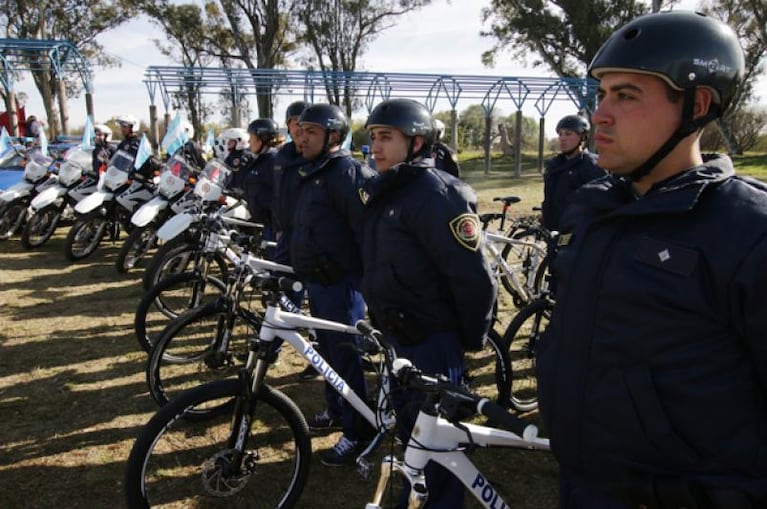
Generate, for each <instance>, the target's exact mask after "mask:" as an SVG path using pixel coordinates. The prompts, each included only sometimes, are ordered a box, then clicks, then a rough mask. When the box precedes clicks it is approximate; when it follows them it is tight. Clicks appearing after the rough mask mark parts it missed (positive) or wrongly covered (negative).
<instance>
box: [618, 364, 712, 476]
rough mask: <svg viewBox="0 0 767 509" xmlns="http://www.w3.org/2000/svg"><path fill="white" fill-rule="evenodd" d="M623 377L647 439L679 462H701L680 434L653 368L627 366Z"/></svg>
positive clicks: (682, 463)
mask: <svg viewBox="0 0 767 509" xmlns="http://www.w3.org/2000/svg"><path fill="white" fill-rule="evenodd" d="M623 379H624V382H625V383H626V388H627V390H628V393H629V396H630V397H631V400H632V402H633V405H634V410H635V413H636V419H637V422H638V423H639V424H640V426H641V427H642V429H643V431H644V433H645V436H646V437H647V440H648V442H650V444H651V445H653V446H655V447H656V448H657V450H658V451H660V452H662V454H663V456H665V457H668V458H670V459H671V460H672V461H674V462H675V463H676V464H677V465H678V466H681V465H691V466H694V465H696V464H699V463H700V461H701V458H700V456H699V455H698V454H697V453H696V452H695V450H694V449H693V448H692V447H691V446H690V445H689V444H687V443H686V442H685V441H684V440H683V439H682V438H681V437H680V436H679V435H677V433H676V430H675V429H674V427H673V425H672V423H671V421H670V420H669V418H668V415H667V414H666V411H665V410H664V408H663V403H662V402H661V398H660V397H659V395H658V392H657V390H656V387H655V384H654V382H653V379H652V374H651V372H650V369H649V368H648V367H647V366H641V365H640V366H632V367H627V368H625V369H624V370H623ZM670 466H671V465H669V467H670Z"/></svg>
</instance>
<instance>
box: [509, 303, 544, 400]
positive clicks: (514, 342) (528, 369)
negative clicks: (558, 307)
mask: <svg viewBox="0 0 767 509" xmlns="http://www.w3.org/2000/svg"><path fill="white" fill-rule="evenodd" d="M553 308H554V303H553V302H552V301H550V300H548V299H539V300H536V301H533V302H532V303H530V304H529V305H527V306H525V307H524V308H522V309H521V310H520V311H519V313H517V315H516V316H515V317H514V319H513V320H512V321H511V323H510V324H509V327H508V328H507V329H506V332H505V333H504V335H503V341H504V343H505V344H506V345H508V348H509V358H510V360H511V405H512V406H513V407H514V408H515V409H517V410H519V411H520V412H528V411H530V410H534V409H536V408H537V407H538V382H537V380H536V378H535V356H536V349H537V347H538V342H539V341H540V339H541V335H542V334H543V332H544V331H545V330H546V327H548V325H549V319H550V318H551V312H552V310H553Z"/></svg>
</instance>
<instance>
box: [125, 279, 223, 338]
mask: <svg viewBox="0 0 767 509" xmlns="http://www.w3.org/2000/svg"><path fill="white" fill-rule="evenodd" d="M225 290H226V287H225V286H224V283H222V282H221V281H219V280H218V279H216V278H212V277H208V278H204V277H203V276H202V274H198V273H197V272H183V273H181V274H173V275H171V276H169V277H167V278H165V279H163V280H162V281H160V282H159V283H157V284H156V285H155V286H153V287H152V289H151V290H149V292H147V293H146V294H144V296H143V297H142V298H141V301H140V302H139V305H138V307H137V308H136V316H135V318H134V320H133V329H134V330H135V331H136V339H137V340H138V343H139V345H140V346H141V348H142V349H143V350H144V351H145V352H147V353H149V352H151V350H152V346H153V345H154V343H155V342H156V341H157V338H158V336H159V335H160V334H161V333H162V331H163V330H164V329H165V327H166V326H167V325H168V323H169V322H170V320H173V319H174V318H177V317H178V316H179V315H181V314H183V313H185V312H186V311H188V310H190V309H192V308H196V307H199V306H201V305H203V304H207V303H209V302H213V301H214V300H215V299H217V298H218V297H220V296H221V295H223V293H224V291H225Z"/></svg>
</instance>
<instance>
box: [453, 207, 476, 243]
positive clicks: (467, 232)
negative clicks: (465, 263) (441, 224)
mask: <svg viewBox="0 0 767 509" xmlns="http://www.w3.org/2000/svg"><path fill="white" fill-rule="evenodd" d="M450 231H451V232H452V234H453V236H454V237H455V239H456V240H457V241H458V243H459V244H461V245H462V246H463V247H465V248H466V249H469V250H471V251H476V250H477V249H479V239H480V231H481V229H480V227H479V217H477V215H476V214H461V215H460V216H457V217H455V218H453V220H452V221H450Z"/></svg>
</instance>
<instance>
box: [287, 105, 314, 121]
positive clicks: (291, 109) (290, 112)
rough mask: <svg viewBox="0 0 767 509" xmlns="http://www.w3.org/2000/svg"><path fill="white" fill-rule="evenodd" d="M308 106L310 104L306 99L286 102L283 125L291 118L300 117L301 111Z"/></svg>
mask: <svg viewBox="0 0 767 509" xmlns="http://www.w3.org/2000/svg"><path fill="white" fill-rule="evenodd" d="M309 106H311V104H310V103H308V102H306V101H295V102H292V103H290V104H288V109H286V110H285V125H288V122H289V121H290V119H291V118H293V117H296V118H298V117H300V116H301V113H303V112H304V110H305V109H306V108H308V107H309Z"/></svg>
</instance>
